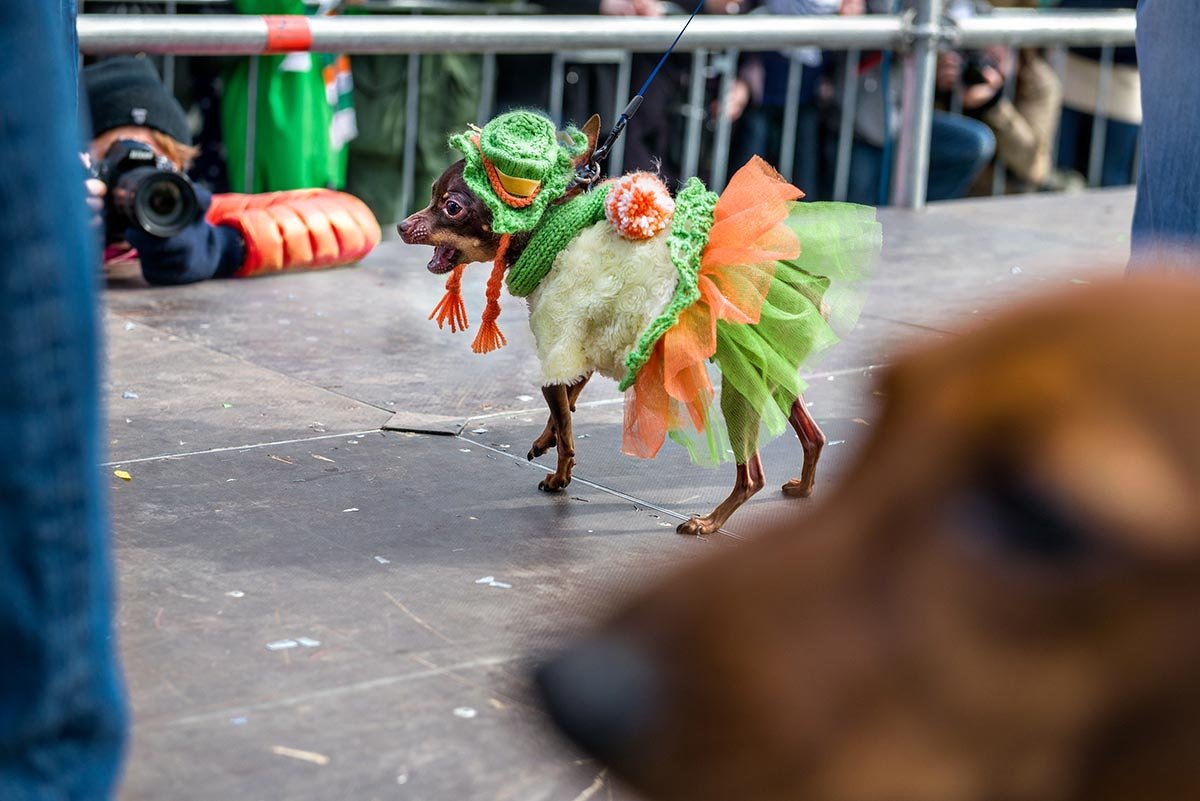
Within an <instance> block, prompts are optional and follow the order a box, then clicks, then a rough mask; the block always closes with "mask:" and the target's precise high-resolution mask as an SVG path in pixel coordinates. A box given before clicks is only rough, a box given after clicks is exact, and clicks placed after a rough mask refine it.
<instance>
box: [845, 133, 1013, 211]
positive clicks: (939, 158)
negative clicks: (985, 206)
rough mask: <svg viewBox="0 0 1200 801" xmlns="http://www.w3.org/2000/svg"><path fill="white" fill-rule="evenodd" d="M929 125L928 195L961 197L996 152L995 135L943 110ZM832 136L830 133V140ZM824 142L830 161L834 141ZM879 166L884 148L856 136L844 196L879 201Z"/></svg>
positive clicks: (945, 197) (881, 162)
mask: <svg viewBox="0 0 1200 801" xmlns="http://www.w3.org/2000/svg"><path fill="white" fill-rule="evenodd" d="M932 127H933V129H932V132H931V135H930V142H929V188H928V195H927V197H928V199H929V200H953V199H954V198H960V197H962V196H963V195H965V194H966V193H967V189H969V188H970V186H971V182H972V181H974V180H975V177H976V176H977V175H979V172H980V171H981V170H982V169H983V168H984V167H985V166H986V165H987V163H988V162H989V161H991V160H992V156H993V155H994V154H995V152H996V137H995V136H994V135H993V134H992V131H991V129H989V128H988V127H987V125H985V124H983V123H982V122H980V121H979V120H974V119H971V118H970V117H964V116H962V115H959V114H950V113H947V112H943V111H935V112H934V113H933V126H932ZM835 138H836V137H829V139H831V140H832V139H835ZM826 145H827V146H826V158H827V159H828V160H829V162H830V163H831V164H832V163H833V158H834V155H833V152H832V151H833V149H834V148H835V147H836V143H835V142H827V143H826ZM882 168H883V150H882V149H881V148H878V147H875V146H874V145H869V144H867V143H866V142H863V141H861V140H855V142H854V149H853V153H852V155H851V161H850V188H849V192H848V195H847V198H846V199H847V200H849V201H850V202H852V203H865V204H868V205H876V204H879V203H880V200H881V198H880V193H879V178H880V176H879V173H880V170H881V169H882Z"/></svg>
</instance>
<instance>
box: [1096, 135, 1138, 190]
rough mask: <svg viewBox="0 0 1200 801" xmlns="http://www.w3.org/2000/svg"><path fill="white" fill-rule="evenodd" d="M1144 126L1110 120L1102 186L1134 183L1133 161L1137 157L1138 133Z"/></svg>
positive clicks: (1105, 144) (1102, 170)
mask: <svg viewBox="0 0 1200 801" xmlns="http://www.w3.org/2000/svg"><path fill="white" fill-rule="evenodd" d="M1141 130H1142V126H1140V125H1134V124H1132V123H1128V122H1121V121H1120V120H1109V121H1108V128H1107V130H1106V131H1105V133H1104V166H1103V168H1102V169H1101V171H1100V185H1101V186H1129V185H1130V184H1132V183H1133V162H1134V161H1135V160H1136V159H1137V147H1138V135H1139V134H1140V133H1141Z"/></svg>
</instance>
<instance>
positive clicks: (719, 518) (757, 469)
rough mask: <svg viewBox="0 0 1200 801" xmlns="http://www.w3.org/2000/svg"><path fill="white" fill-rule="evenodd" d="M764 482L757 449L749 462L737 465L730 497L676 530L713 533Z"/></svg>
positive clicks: (692, 532)
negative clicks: (707, 512) (735, 477)
mask: <svg viewBox="0 0 1200 801" xmlns="http://www.w3.org/2000/svg"><path fill="white" fill-rule="evenodd" d="M764 483H766V478H765V477H764V476H763V466H762V459H760V458H759V456H758V452H757V451H755V453H754V456H753V457H752V458H751V459H750V460H749V461H748V462H746V463H745V464H739V465H738V466H737V479H736V481H734V484H733V491H732V492H730V493H729V497H728V498H726V499H725V500H723V501H721V505H720V506H718V507H717V508H716V509H713V510H712V512H711V513H710V514H707V515H705V516H704V517H693V518H692V519H690V520H685V521H683V522H682V523H680V524H679V527H678V528H676V529H675V530H676V531H678V532H679V533H680V534H712V533H713V532H716V531H719V530H720V528H721V526H723V525H725V521H726V520H728V519H729V516H730V515H732V514H733V513H734V512H736V511H737V509H738V507H739V506H741V505H742V504H743V503H745V502H746V501H748V500H750V498H751V496H753V495H754V493H756V492H758V491H759V490H760V489H762V488H763V484H764Z"/></svg>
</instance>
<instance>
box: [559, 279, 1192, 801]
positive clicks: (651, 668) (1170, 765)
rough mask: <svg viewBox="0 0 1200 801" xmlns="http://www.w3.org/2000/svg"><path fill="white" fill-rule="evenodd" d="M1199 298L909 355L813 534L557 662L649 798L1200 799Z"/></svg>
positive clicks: (1041, 320)
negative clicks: (852, 466) (867, 438)
mask: <svg viewBox="0 0 1200 801" xmlns="http://www.w3.org/2000/svg"><path fill="white" fill-rule="evenodd" d="M1198 310H1200V285H1197V284H1195V283H1184V282H1167V281H1146V282H1142V283H1139V282H1137V281H1131V282H1125V283H1119V284H1113V285H1111V286H1107V287H1100V288H1089V289H1086V290H1082V291H1080V292H1079V293H1078V294H1077V295H1075V296H1072V297H1057V298H1053V299H1049V300H1046V301H1043V302H1040V303H1038V304H1036V305H1032V306H1029V307H1026V308H1023V309H1021V310H1018V311H1016V312H1014V313H1012V314H1010V315H1008V316H1007V317H1005V318H1003V319H1001V320H999V321H997V322H995V323H993V324H991V325H989V326H987V327H985V328H982V329H980V330H977V331H975V332H974V333H972V334H969V335H967V336H964V337H962V338H961V339H959V340H957V341H954V342H951V343H949V344H946V345H943V346H938V347H936V348H934V349H931V350H929V351H928V352H924V353H921V354H918V355H915V356H913V357H911V358H909V359H907V360H906V361H905V362H904V363H902V364H900V365H899V366H897V367H896V368H895V369H894V370H893V371H891V374H890V376H889V377H888V380H887V382H886V384H885V389H886V395H887V408H886V410H885V412H884V414H883V417H882V420H881V421H880V424H879V425H878V426H877V427H876V428H875V429H874V431H875V435H874V437H873V439H872V441H871V442H870V443H869V444H868V446H867V447H866V448H865V450H864V452H863V453H862V455H861V457H860V458H859V460H858V463H857V467H856V468H855V469H854V470H853V471H852V473H851V475H850V476H849V478H848V479H847V480H846V481H845V482H844V483H842V485H841V487H840V489H838V490H837V491H836V492H835V493H834V494H833V495H832V496H831V497H830V498H829V499H828V500H827V502H826V503H825V504H824V505H823V507H822V508H821V509H819V510H818V511H817V512H816V513H815V514H813V515H812V516H811V517H806V518H804V520H803V521H802V522H799V521H798V522H797V523H796V524H794V525H792V526H789V527H786V528H784V529H782V530H778V531H775V532H773V533H770V534H767V535H765V536H763V537H761V538H760V539H757V540H755V541H753V542H751V543H750V544H748V545H746V546H743V547H742V548H741V549H740V550H738V551H737V552H735V553H733V554H729V555H724V556H721V557H719V558H716V559H713V560H712V561H710V562H707V563H704V564H701V565H698V566H695V567H694V568H693V569H691V570H688V571H686V572H684V573H683V574H682V575H680V576H678V577H677V578H675V579H674V580H671V581H669V582H667V583H666V584H664V585H662V586H660V587H657V588H654V589H652V590H651V591H650V592H648V593H647V594H646V595H645V596H644V597H642V598H641V599H640V600H637V601H636V602H634V603H632V604H630V605H629V606H628V608H627V609H626V610H625V611H624V612H623V613H621V614H619V615H617V616H616V617H615V618H614V619H613V620H612V621H611V622H610V623H609V624H608V625H607V626H606V627H605V628H604V630H603V634H602V635H599V636H597V637H595V638H593V639H591V640H589V641H588V642H587V643H585V644H582V645H580V646H579V647H578V648H577V649H576V650H573V651H570V652H568V653H567V654H566V655H564V656H562V657H560V658H559V659H558V660H556V661H554V662H551V663H549V664H548V665H547V666H546V667H544V668H543V669H542V671H541V672H540V674H539V684H540V687H541V689H542V692H543V694H544V696H545V697H546V699H547V701H548V704H549V707H550V709H551V711H552V714H553V716H554V717H555V719H556V720H557V721H558V722H559V723H560V725H561V726H562V727H563V728H564V729H565V730H566V731H567V732H568V733H570V734H571V735H572V736H573V737H574V738H575V740H576V741H577V742H579V743H580V744H582V745H583V746H584V747H585V748H586V749H587V750H589V751H591V752H592V753H593V754H595V755H597V756H598V757H600V758H601V759H602V760H603V761H605V762H607V763H608V764H610V765H611V766H612V767H613V769H614V771H615V772H616V773H617V774H618V775H620V776H622V777H623V778H625V779H626V780H628V781H629V782H631V783H632V784H633V785H634V786H635V787H636V788H639V789H641V790H643V791H645V792H646V793H647V794H648V795H649V796H650V797H652V798H656V799H679V800H680V801H683V799H687V801H706V800H707V799H711V800H712V801H730V799H736V800H737V801H785V799H786V800H787V801H806V800H808V799H812V800H813V801H1134V800H1136V801H1191V800H1192V799H1196V798H1200V681H1198V680H1197V675H1200V637H1198V636H1197V632H1200V359H1198V358H1197V354H1198V353H1200V313H1198Z"/></svg>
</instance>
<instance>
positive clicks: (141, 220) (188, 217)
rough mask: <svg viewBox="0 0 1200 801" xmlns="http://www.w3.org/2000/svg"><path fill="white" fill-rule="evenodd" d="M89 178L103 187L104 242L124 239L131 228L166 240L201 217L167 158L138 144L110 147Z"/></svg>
mask: <svg viewBox="0 0 1200 801" xmlns="http://www.w3.org/2000/svg"><path fill="white" fill-rule="evenodd" d="M91 174H92V177H93V178H98V179H100V180H101V181H103V182H104V185H105V186H107V187H108V192H107V193H106V194H105V199H104V218H105V226H106V236H107V241H109V242H117V241H120V240H122V239H124V238H125V231H126V230H127V229H129V228H130V227H132V226H136V227H138V228H140V229H142V230H143V231H145V232H146V233H148V234H150V235H152V236H157V237H161V238H163V239H167V238H169V237H172V236H175V235H176V234H178V233H180V232H181V231H183V230H184V229H185V228H187V227H188V226H189V225H191V224H192V223H193V222H195V221H196V218H197V217H199V216H200V203H199V201H197V200H196V190H195V189H194V188H193V187H192V182H191V181H190V180H188V177H187V176H186V175H184V174H183V173H181V172H179V171H178V170H177V169H175V165H174V164H172V163H171V161H170V160H169V159H166V158H164V157H163V156H160V155H158V154H157V153H155V152H154V150H153V149H152V148H151V147H150V146H149V145H147V144H144V143H142V142H137V141H134V140H131V139H120V140H118V141H116V142H114V143H113V145H112V147H110V148H109V149H108V152H107V153H106V154H104V158H103V159H101V160H100V162H99V163H97V164H95V165H94V166H93V167H92V171H91Z"/></svg>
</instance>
